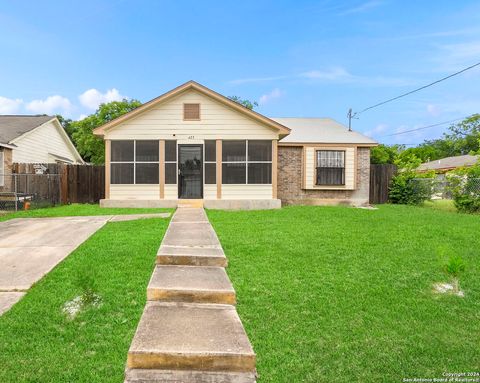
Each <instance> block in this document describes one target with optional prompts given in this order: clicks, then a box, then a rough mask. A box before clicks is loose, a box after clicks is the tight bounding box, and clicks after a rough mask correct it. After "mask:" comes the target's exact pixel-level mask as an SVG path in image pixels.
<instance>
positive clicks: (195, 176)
mask: <svg viewBox="0 0 480 383" xmlns="http://www.w3.org/2000/svg"><path fill="white" fill-rule="evenodd" d="M202 151H203V146H202V145H178V198H187V199H194V198H203V165H202V163H203V159H202Z"/></svg>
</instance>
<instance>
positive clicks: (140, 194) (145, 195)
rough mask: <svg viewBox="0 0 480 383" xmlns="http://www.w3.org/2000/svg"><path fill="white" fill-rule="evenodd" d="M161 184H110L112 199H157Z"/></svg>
mask: <svg viewBox="0 0 480 383" xmlns="http://www.w3.org/2000/svg"><path fill="white" fill-rule="evenodd" d="M159 195H160V185H110V199H132V200H156V199H159Z"/></svg>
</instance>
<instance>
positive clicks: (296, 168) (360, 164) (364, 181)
mask: <svg viewBox="0 0 480 383" xmlns="http://www.w3.org/2000/svg"><path fill="white" fill-rule="evenodd" d="M302 154H303V148H302V147H301V146H279V147H278V189H277V190H278V191H277V193H278V198H280V199H281V200H282V203H283V204H286V205H289V204H304V205H329V204H348V205H364V204H367V203H368V198H369V196H368V194H369V187H370V148H358V149H357V156H358V157H357V179H356V189H355V190H305V189H302V173H303V169H302Z"/></svg>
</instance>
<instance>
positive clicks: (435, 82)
mask: <svg viewBox="0 0 480 383" xmlns="http://www.w3.org/2000/svg"><path fill="white" fill-rule="evenodd" d="M479 65H480V62H478V63H476V64H473V65H470V66H469V67H467V68H464V69H462V70H460V71H458V72H455V73H453V74H451V75H449V76H446V77H443V78H441V79H440V80H436V81H434V82H432V83H430V84H427V85H424V86H421V87H420V88H417V89H414V90H411V91H410V92H407V93H403V94H401V95H400V96H397V97H393V98H390V99H388V100H385V101H382V102H379V103H378V104H375V105H372V106H369V107H368V108H365V109H362V110H361V111H360V112H355V113H353V115H352V117H356V116H358V115H359V114H362V113H364V112H366V111H367V110H370V109H373V108H377V107H379V106H381V105H384V104H387V103H389V102H392V101H395V100H398V99H399V98H402V97H405V96H408V95H410V94H412V93H415V92H418V91H420V90H423V89H425V88H428V87H430V86H432V85H435V84H438V83H439V82H442V81H445V80H448V79H449V78H451V77H454V76H457V75H459V74H461V73H463V72H466V71H467V70H470V69H473V68H475V67H477V66H479Z"/></svg>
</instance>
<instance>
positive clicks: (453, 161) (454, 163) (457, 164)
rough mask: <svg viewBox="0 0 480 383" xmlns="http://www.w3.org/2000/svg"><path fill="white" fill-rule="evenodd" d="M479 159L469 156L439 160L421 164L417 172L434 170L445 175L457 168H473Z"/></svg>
mask: <svg viewBox="0 0 480 383" xmlns="http://www.w3.org/2000/svg"><path fill="white" fill-rule="evenodd" d="M479 159H480V156H478V155H473V156H472V155H469V154H466V155H464V156H454V157H445V158H441V159H439V160H435V161H430V162H425V163H423V164H421V165H420V166H419V167H418V169H417V170H418V171H419V172H427V171H429V170H433V171H435V173H437V174H444V173H447V172H449V171H451V170H455V169H457V168H461V167H469V166H473V165H475V164H476V163H477V162H478V160H479Z"/></svg>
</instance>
